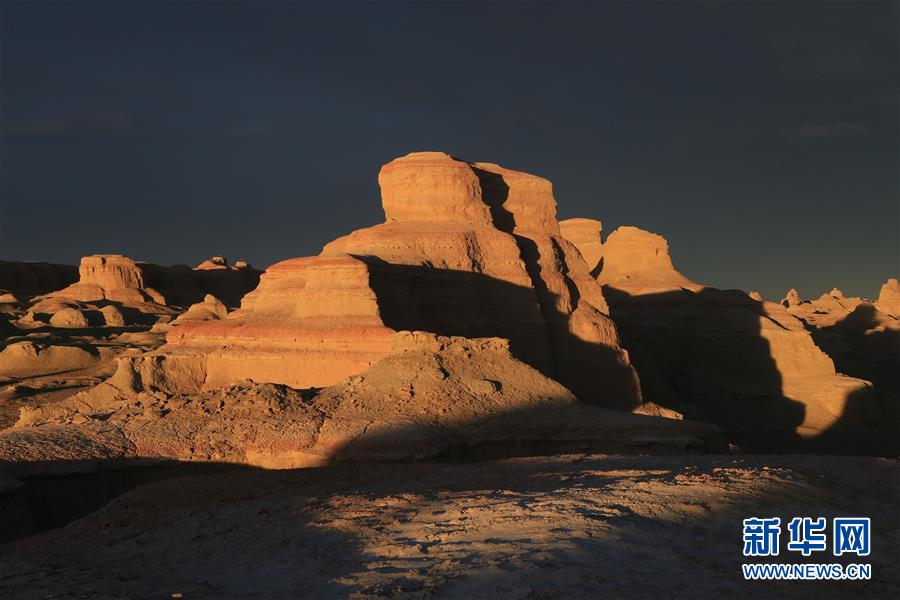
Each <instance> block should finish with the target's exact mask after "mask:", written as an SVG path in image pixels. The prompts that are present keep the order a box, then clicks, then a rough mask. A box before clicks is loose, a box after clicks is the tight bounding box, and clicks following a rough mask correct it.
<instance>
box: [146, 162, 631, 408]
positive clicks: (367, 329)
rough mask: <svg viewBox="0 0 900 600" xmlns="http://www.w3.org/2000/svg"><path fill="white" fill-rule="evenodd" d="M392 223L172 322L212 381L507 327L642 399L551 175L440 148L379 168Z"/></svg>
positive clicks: (175, 338) (327, 371)
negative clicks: (422, 334)
mask: <svg viewBox="0 0 900 600" xmlns="http://www.w3.org/2000/svg"><path fill="white" fill-rule="evenodd" d="M378 181H379V184H380V186H381V189H382V206H383V208H384V212H385V218H386V221H385V223H382V224H380V225H375V226H373V227H369V228H366V229H361V230H359V231H354V232H352V233H350V234H349V235H346V236H344V237H341V238H339V239H337V240H335V241H333V242H331V243H329V244H327V245H326V246H325V248H324V249H323V251H322V253H321V255H320V256H319V257H309V258H301V259H291V260H289V261H284V262H282V263H279V264H277V265H274V266H273V267H271V268H269V269H268V270H267V272H266V274H265V275H264V276H263V277H262V280H261V282H260V285H259V288H258V289H257V290H256V291H254V292H253V293H252V294H249V295H248V296H247V297H246V298H244V301H243V303H242V306H241V308H240V310H238V311H235V312H234V313H232V314H230V315H228V316H227V317H226V318H225V319H222V320H217V321H215V322H192V323H184V324H183V325H179V326H177V327H174V328H173V329H172V331H171V332H170V333H169V338H168V339H169V343H168V344H167V345H166V346H165V347H164V348H163V349H162V350H161V356H163V357H165V356H169V355H178V356H180V357H182V358H184V357H193V358H192V359H191V360H193V361H194V362H195V363H196V364H200V365H202V368H199V370H200V371H202V372H203V373H205V375H204V376H203V381H202V382H201V385H202V386H203V387H207V388H208V387H210V386H217V385H225V384H228V383H233V382H235V381H239V380H240V379H244V378H251V379H253V380H254V381H270V382H275V383H286V384H288V385H292V386H295V387H318V386H324V385H330V384H333V383H336V382H337V381H339V380H340V379H341V378H343V377H346V376H348V375H351V374H354V373H358V372H360V371H361V370H363V369H364V368H366V367H368V366H369V365H371V364H373V363H374V362H375V361H377V360H379V359H380V358H381V357H383V356H385V354H386V352H387V351H388V349H389V347H390V343H391V337H392V335H393V334H394V333H395V332H397V331H403V330H421V331H427V332H432V333H436V334H439V335H453V336H463V337H467V338H475V337H499V338H505V339H508V340H509V342H510V348H511V351H512V353H513V355H514V356H516V357H517V358H519V359H521V360H523V361H525V362H526V363H527V364H529V365H531V366H533V367H535V368H537V369H538V370H540V371H541V372H542V373H544V374H545V375H547V376H550V377H553V378H555V379H557V380H558V381H560V382H561V383H562V384H563V385H565V386H567V387H568V388H569V389H571V390H572V391H573V392H574V393H575V394H576V395H577V396H578V397H579V398H580V399H581V400H583V401H587V402H591V403H596V404H601V405H605V406H612V407H619V408H632V407H635V406H637V405H638V404H639V403H640V392H639V386H638V382H637V378H636V375H635V373H634V371H633V369H632V367H631V365H630V363H629V360H628V356H627V354H626V353H625V352H624V351H623V350H622V348H621V346H620V344H619V339H618V333H617V331H616V328H615V325H614V324H613V323H612V321H611V320H610V319H609V317H608V316H607V314H606V313H607V312H608V306H607V304H606V301H605V299H604V297H603V293H602V291H601V289H600V286H599V285H598V284H597V282H596V281H595V280H594V278H593V277H592V276H591V275H590V272H589V270H588V268H587V265H586V263H585V262H584V260H583V258H582V257H581V254H580V253H579V252H578V250H577V249H576V248H575V246H574V245H573V244H572V243H571V242H569V241H568V240H566V239H565V238H563V237H562V236H561V235H560V228H559V223H558V222H557V220H556V200H555V199H554V197H553V193H552V186H551V184H550V182H549V181H547V180H545V179H542V178H540V177H536V176H534V175H530V174H527V173H521V172H517V171H512V170H509V169H504V168H503V167H500V166H498V165H495V164H490V163H469V162H466V161H462V160H459V159H457V158H455V157H452V156H450V155H449V154H445V153H441V152H422V153H413V154H409V155H407V156H404V157H401V158H398V159H395V160H393V161H391V162H389V163H388V164H386V165H385V166H384V167H382V169H381V172H380V173H379V177H378Z"/></svg>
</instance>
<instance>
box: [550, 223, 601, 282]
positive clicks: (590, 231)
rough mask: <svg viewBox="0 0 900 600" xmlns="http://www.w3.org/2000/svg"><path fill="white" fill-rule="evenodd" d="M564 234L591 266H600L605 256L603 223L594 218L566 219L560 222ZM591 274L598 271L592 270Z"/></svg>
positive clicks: (594, 274)
mask: <svg viewBox="0 0 900 600" xmlns="http://www.w3.org/2000/svg"><path fill="white" fill-rule="evenodd" d="M559 228H560V232H561V233H562V236H563V237H564V238H566V239H567V240H569V241H570V242H572V243H573V244H575V246H576V247H577V248H578V250H579V251H580V252H581V256H582V257H584V261H585V263H587V265H588V267H590V268H592V269H593V268H597V267H600V266H601V265H600V259H601V258H602V257H603V242H602V239H601V238H602V235H603V224H602V223H601V222H600V221H596V220H594V219H580V218H579V219H566V220H564V221H560V222H559ZM598 272H599V271H598ZM591 275H593V276H595V277H596V276H597V273H595V272H593V271H591Z"/></svg>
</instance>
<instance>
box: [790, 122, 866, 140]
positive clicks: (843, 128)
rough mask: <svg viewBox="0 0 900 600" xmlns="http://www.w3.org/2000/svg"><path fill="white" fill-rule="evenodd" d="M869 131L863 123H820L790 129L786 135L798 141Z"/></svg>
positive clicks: (859, 133)
mask: <svg viewBox="0 0 900 600" xmlns="http://www.w3.org/2000/svg"><path fill="white" fill-rule="evenodd" d="M868 131H869V127H867V126H866V125H863V124H862V123H819V124H814V125H805V126H803V127H799V128H797V129H789V130H788V131H786V132H785V135H786V136H787V137H791V138H798V139H829V138H838V137H849V136H854V135H862V134H864V133H866V132H868Z"/></svg>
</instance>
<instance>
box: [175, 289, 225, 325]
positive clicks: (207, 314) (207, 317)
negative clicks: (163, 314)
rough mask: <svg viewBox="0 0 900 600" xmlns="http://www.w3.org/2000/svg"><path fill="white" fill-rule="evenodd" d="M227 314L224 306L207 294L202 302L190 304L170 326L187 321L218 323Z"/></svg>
mask: <svg viewBox="0 0 900 600" xmlns="http://www.w3.org/2000/svg"><path fill="white" fill-rule="evenodd" d="M227 314H228V309H227V308H226V307H225V305H224V304H222V302H221V301H220V300H219V299H218V298H216V297H215V296H213V295H212V294H207V295H206V296H205V297H204V298H203V302H198V303H197V304H192V305H191V306H190V307H188V309H187V310H186V311H184V312H183V313H182V314H180V315H179V316H178V318H176V319H175V320H174V321H172V323H171V324H172V325H180V324H181V323H187V322H188V321H218V320H219V319H224V318H225V315H227Z"/></svg>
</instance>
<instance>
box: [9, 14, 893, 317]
mask: <svg viewBox="0 0 900 600" xmlns="http://www.w3.org/2000/svg"><path fill="white" fill-rule="evenodd" d="M898 22H900V21H898V4H897V3H894V2H884V3H877V2H866V3H851V2H788V3H776V2H757V3H732V2H727V3H726V2H706V3H661V2H660V3H652V2H633V3H628V4H618V3H600V2H597V3H580V4H563V5H558V4H550V3H527V4H526V3H522V4H520V3H512V2H496V3H490V4H488V3H483V4H479V3H441V4H430V5H415V4H410V3H396V2H391V3H385V2H378V3H376V2H369V3H347V4H341V3H301V2H277V3H276V2H271V3H268V2H253V3H222V2H204V3H201V2H192V3H187V2H165V3H163V2H118V3H103V2H87V1H85V2H72V3H51V2H10V1H3V2H2V4H0V29H2V30H0V34H2V42H0V44H2V55H0V122H2V137H0V140H2V147H0V256H2V258H5V259H10V260H48V261H56V262H70V263H71V262H75V261H77V260H78V258H79V257H80V256H82V255H85V254H92V253H100V252H118V253H123V254H127V255H130V256H132V257H135V258H139V259H144V260H150V261H153V262H158V263H162V264H172V263H188V264H196V263H198V262H200V261H201V260H203V259H204V258H206V257H208V256H211V255H214V254H225V255H227V256H228V257H229V258H232V259H237V258H245V259H247V260H250V261H251V262H252V263H254V264H256V265H259V266H266V265H268V264H271V263H272V262H275V261H278V260H281V259H284V258H289V257H294V256H302V255H308V254H315V253H318V252H319V250H320V248H321V246H322V245H323V244H324V243H326V242H328V241H330V240H331V239H333V238H335V237H337V236H339V235H341V234H344V233H346V232H349V231H351V230H353V229H357V228H360V227H364V226H367V225H371V224H374V223H377V222H380V221H382V220H383V214H382V212H381V209H380V201H379V195H378V188H377V182H376V176H377V172H378V168H379V166H380V165H381V164H383V163H385V162H387V161H389V160H391V159H392V158H394V157H396V156H398V155H402V154H406V153H408V152H411V151H416V150H445V151H448V152H451V153H453V154H455V155H457V156H460V157H463V158H465V159H468V160H480V161H490V162H499V163H500V164H502V165H504V166H507V167H510V168H514V169H521V170H525V171H529V172H533V173H536V174H539V175H542V176H544V177H547V178H549V179H550V180H552V181H553V183H554V189H555V195H556V199H557V201H558V203H559V210H560V217H561V218H566V217H572V216H585V217H593V218H597V219H600V220H602V221H603V222H604V224H605V228H606V230H607V232H609V231H611V230H612V229H613V228H614V227H616V226H618V225H624V224H632V225H637V226H639V227H643V228H645V229H648V230H650V231H653V232H656V233H660V234H662V235H664V236H666V237H667V238H668V239H669V241H670V243H671V246H672V251H673V257H674V259H675V261H676V265H677V266H678V267H679V268H680V269H681V270H682V271H683V272H684V273H685V274H686V275H688V276H689V277H691V278H693V279H695V280H697V281H700V282H703V283H707V284H711V285H716V286H718V287H741V288H744V289H759V290H761V291H762V292H763V293H764V295H766V296H767V297H770V298H775V299H777V298H780V297H781V295H782V294H783V292H784V291H785V290H786V289H787V288H788V287H791V286H795V287H797V288H798V289H799V290H800V292H801V294H802V295H803V296H806V297H813V296H818V295H819V294H821V293H822V292H824V291H827V290H829V289H831V288H832V287H833V286H838V287H841V288H842V289H843V290H844V291H845V293H852V294H862V295H865V296H873V295H875V294H877V291H878V288H879V286H880V284H881V283H882V282H883V281H884V280H885V279H886V278H887V277H888V276H896V275H897V272H898V270H900V268H898V262H900V246H898V244H900V232H898V229H900V189H898V186H900V178H898V164H900V150H898V135H900V133H898V132H900V123H898V95H897V90H898V71H900V58H898V56H900V54H898Z"/></svg>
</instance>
